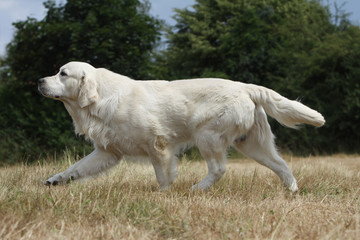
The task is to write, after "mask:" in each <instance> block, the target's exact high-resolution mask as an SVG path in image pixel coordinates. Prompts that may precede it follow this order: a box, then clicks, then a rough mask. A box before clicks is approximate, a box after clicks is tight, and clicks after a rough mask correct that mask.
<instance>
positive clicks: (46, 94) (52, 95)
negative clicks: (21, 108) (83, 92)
mask: <svg viewBox="0 0 360 240" xmlns="http://www.w3.org/2000/svg"><path fill="white" fill-rule="evenodd" d="M38 90H39V92H40V93H41V94H42V95H43V96H44V97H48V98H53V99H55V100H59V99H60V97H61V96H60V95H57V94H51V93H49V91H48V90H47V89H46V88H44V87H43V86H42V85H41V84H39V85H38Z"/></svg>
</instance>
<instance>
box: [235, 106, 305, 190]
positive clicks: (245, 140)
mask: <svg viewBox="0 0 360 240" xmlns="http://www.w3.org/2000/svg"><path fill="white" fill-rule="evenodd" d="M233 146H234V147H235V148H236V149H237V150H239V151H241V152H242V153H244V154H245V155H247V156H248V157H250V158H253V159H254V160H256V161H257V162H258V163H260V164H262V165H264V166H266V167H268V168H270V169H271V170H273V171H274V172H275V173H276V174H277V175H278V176H279V177H280V179H281V180H282V181H283V182H284V184H285V186H286V187H287V188H289V190H291V191H293V192H295V191H297V190H298V187H297V183H296V179H295V178H294V176H293V174H292V172H291V170H290V168H289V167H288V166H287V164H286V162H285V160H284V159H282V158H281V157H280V156H279V154H278V152H277V150H276V147H275V143H274V135H273V134H272V132H271V128H270V125H269V123H268V121H267V117H266V114H265V112H264V110H263V108H262V107H257V108H256V110H255V123H254V125H253V127H252V128H251V129H250V131H249V132H248V133H247V134H246V136H241V137H239V138H238V139H237V140H235V141H234V143H233Z"/></svg>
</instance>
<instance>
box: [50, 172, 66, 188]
mask: <svg viewBox="0 0 360 240" xmlns="http://www.w3.org/2000/svg"><path fill="white" fill-rule="evenodd" d="M67 181H68V180H66V179H65V178H64V177H63V176H61V175H60V174H56V175H55V176H53V177H51V178H49V179H48V180H46V181H45V182H44V185H46V186H51V185H52V186H55V185H58V184H60V183H66V182H67Z"/></svg>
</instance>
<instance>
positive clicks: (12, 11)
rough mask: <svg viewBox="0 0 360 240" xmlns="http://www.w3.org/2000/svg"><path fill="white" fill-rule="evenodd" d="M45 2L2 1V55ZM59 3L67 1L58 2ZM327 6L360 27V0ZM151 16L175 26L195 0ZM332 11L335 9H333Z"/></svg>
mask: <svg viewBox="0 0 360 240" xmlns="http://www.w3.org/2000/svg"><path fill="white" fill-rule="evenodd" d="M44 1H45V0H0V55H1V56H4V54H5V47H6V45H7V44H8V43H9V42H10V41H11V39H12V37H13V34H14V27H13V26H12V23H13V22H16V21H21V20H26V18H27V17H34V18H36V19H38V20H41V19H43V18H44V17H45V15H46V11H45V8H44V6H43V4H42V3H43V2H44ZM56 2H57V3H61V2H65V0H56ZM323 2H324V3H325V4H329V5H330V6H333V5H334V3H335V2H336V3H337V4H338V6H341V5H342V4H343V3H344V5H343V9H344V10H345V11H346V12H348V13H351V15H350V20H351V21H352V22H353V23H354V24H357V25H360V0H323ZM150 3H151V9H150V14H151V15H153V16H155V17H158V18H160V19H163V20H165V21H166V22H167V23H168V24H170V25H174V24H175V21H174V20H173V19H172V16H173V15H174V10H173V9H174V8H186V7H190V6H191V5H193V4H194V3H195V0H150ZM331 9H332V10H334V9H335V8H334V7H332V8H331Z"/></svg>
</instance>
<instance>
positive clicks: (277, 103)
mask: <svg viewBox="0 0 360 240" xmlns="http://www.w3.org/2000/svg"><path fill="white" fill-rule="evenodd" d="M246 89H247V91H248V94H249V96H250V99H251V100H252V101H253V102H254V103H256V104H259V105H261V106H262V107H263V108H264V109H265V112H266V113H267V114H269V115H270V116H271V117H273V118H275V119H276V120H277V121H278V122H279V123H281V124H283V125H285V126H287V127H290V128H297V126H298V125H300V124H304V123H305V124H310V125H313V126H315V127H321V126H322V125H324V123H325V119H324V117H323V116H322V115H321V114H320V113H319V112H317V111H315V110H313V109H311V108H309V107H307V106H305V105H304V104H302V103H300V102H298V101H292V100H289V99H287V98H285V97H283V96H281V95H280V94H278V93H277V92H275V91H273V90H271V89H268V88H265V87H260V86H257V85H253V84H247V85H246Z"/></svg>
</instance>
